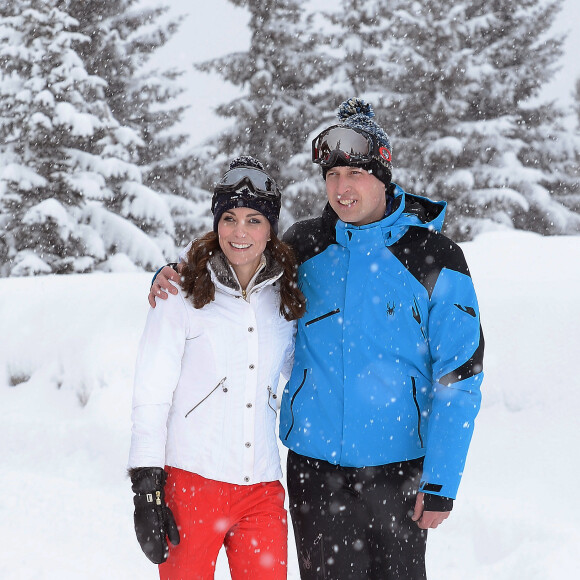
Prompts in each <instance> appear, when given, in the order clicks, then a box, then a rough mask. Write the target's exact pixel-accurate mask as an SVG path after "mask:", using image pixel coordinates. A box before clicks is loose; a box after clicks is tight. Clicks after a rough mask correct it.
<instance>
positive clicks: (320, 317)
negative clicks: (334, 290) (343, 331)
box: [304, 308, 340, 326]
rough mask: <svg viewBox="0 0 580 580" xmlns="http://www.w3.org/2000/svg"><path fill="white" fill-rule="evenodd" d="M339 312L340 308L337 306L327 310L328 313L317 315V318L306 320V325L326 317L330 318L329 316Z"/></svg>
mask: <svg viewBox="0 0 580 580" xmlns="http://www.w3.org/2000/svg"><path fill="white" fill-rule="evenodd" d="M339 312H340V308H336V309H335V310H331V311H330V312H327V313H326V314H323V315H322V316H317V317H316V318H313V319H312V320H309V321H308V322H305V323H304V326H310V325H311V324H314V323H315V322H320V321H321V320H324V319H325V318H328V317H329V316H332V315H333V314H338V313H339Z"/></svg>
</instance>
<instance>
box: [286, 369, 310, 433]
mask: <svg viewBox="0 0 580 580" xmlns="http://www.w3.org/2000/svg"><path fill="white" fill-rule="evenodd" d="M307 374H308V370H307V369H304V377H303V378H302V382H301V383H300V386H299V387H298V388H297V389H296V392H295V393H294V394H293V395H292V398H291V399H290V413H292V423H291V424H290V429H288V433H286V437H284V441H288V436H289V435H290V431H292V429H293V428H294V399H295V398H296V395H297V394H298V393H299V392H300V389H302V387H303V386H304V383H305V382H306V375H307Z"/></svg>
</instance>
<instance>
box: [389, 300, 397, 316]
mask: <svg viewBox="0 0 580 580" xmlns="http://www.w3.org/2000/svg"><path fill="white" fill-rule="evenodd" d="M387 314H388V315H389V316H393V314H395V303H394V302H392V303H391V302H387Z"/></svg>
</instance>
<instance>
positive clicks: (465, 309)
mask: <svg viewBox="0 0 580 580" xmlns="http://www.w3.org/2000/svg"><path fill="white" fill-rule="evenodd" d="M454 306H457V308H459V310H461V312H465V313H466V314H469V316H473V318H475V316H476V314H475V308H472V307H471V306H462V305H461V304H455V305H454Z"/></svg>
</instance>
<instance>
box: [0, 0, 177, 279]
mask: <svg viewBox="0 0 580 580" xmlns="http://www.w3.org/2000/svg"><path fill="white" fill-rule="evenodd" d="M63 6H64V5H63V3H62V2H59V1H58V0H18V1H17V2H11V3H8V4H7V5H6V4H3V5H1V6H0V227H1V228H2V237H3V242H4V243H3V245H2V246H1V247H0V252H1V255H0V268H1V272H0V273H1V274H2V275H30V274H36V273H50V272H53V273H67V272H72V271H90V270H92V269H94V268H95V267H104V268H117V267H127V266H130V265H132V264H135V265H138V266H154V265H157V264H159V263H160V262H162V261H163V260H164V257H163V251H165V253H166V254H168V255H172V254H173V252H174V245H173V240H172V234H173V232H172V228H173V225H172V219H171V216H170V215H169V211H168V210H167V206H166V204H165V203H164V202H163V200H162V199H161V198H160V197H159V195H158V194H157V193H156V192H155V191H153V190H152V189H150V188H149V187H147V186H146V185H145V184H144V183H143V179H142V172H141V170H140V168H139V167H138V165H137V164H136V163H135V160H136V159H137V158H138V149H139V148H140V147H142V145H143V140H142V137H141V135H140V134H139V132H138V131H136V130H135V129H134V128H132V127H130V126H123V125H122V124H120V123H119V122H118V121H117V120H116V119H115V117H114V116H113V114H112V112H111V109H110V107H109V104H108V102H107V99H106V97H105V89H106V87H107V83H106V81H105V80H104V79H103V78H102V77H100V76H98V75H95V74H90V73H89V72H87V70H86V67H85V64H84V62H83V59H82V58H81V57H80V56H79V50H78V47H79V46H82V45H83V44H85V43H89V42H90V37H88V36H87V35H83V34H81V33H80V32H79V31H78V29H79V25H78V21H77V20H75V19H74V18H72V17H71V16H70V15H69V14H68V13H67V12H65V11H63V10H62V7H63Z"/></svg>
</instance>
